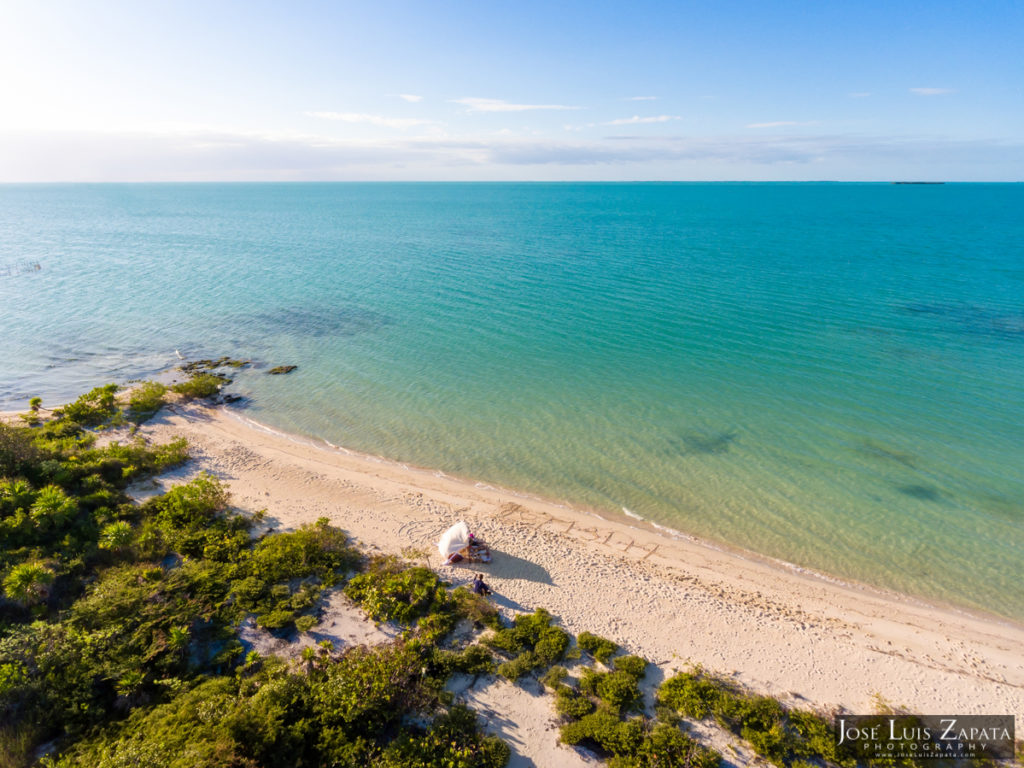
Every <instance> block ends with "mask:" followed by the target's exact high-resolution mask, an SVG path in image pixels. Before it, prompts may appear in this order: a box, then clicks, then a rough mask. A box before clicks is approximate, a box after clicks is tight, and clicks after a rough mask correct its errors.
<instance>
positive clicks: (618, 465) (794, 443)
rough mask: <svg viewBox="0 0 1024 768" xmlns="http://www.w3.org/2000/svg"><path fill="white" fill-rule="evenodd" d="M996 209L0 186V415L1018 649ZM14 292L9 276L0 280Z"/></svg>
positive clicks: (560, 187)
mask: <svg viewBox="0 0 1024 768" xmlns="http://www.w3.org/2000/svg"><path fill="white" fill-rule="evenodd" d="M1021 210H1024V186H1021V185H995V184H993V185H988V184H976V185H959V184H947V185H943V186H922V187H917V186H893V185H888V184H301V185H290V184H252V185H232V184H223V185H221V184H201V185H68V186H59V185H58V186H47V185H37V186H0V331H2V333H0V360H2V361H3V365H2V369H0V406H4V407H19V406H24V404H25V403H26V401H27V399H28V398H29V397H31V396H33V395H36V394H41V395H43V397H44V399H45V400H48V401H50V402H57V401H60V400H62V399H65V398H67V397H70V396H73V395H75V394H77V393H79V392H80V391H82V390H83V389H85V388H88V387H90V386H93V385H96V384H99V383H103V382H105V381H108V380H111V379H116V380H120V381H124V380H126V379H128V378H133V377H136V376H142V375H148V374H150V373H152V372H153V371H156V370H159V369H160V368H162V367H165V366H167V365H171V364H173V363H174V362H176V360H177V358H176V357H175V355H174V350H175V349H178V350H180V352H181V353H182V354H183V355H185V356H187V357H190V358H197V357H207V356H220V355H224V354H227V355H232V356H244V357H251V358H253V359H254V360H258V361H262V362H264V363H267V364H268V365H277V364H288V363H294V364H298V365H299V369H298V370H297V371H295V372H294V373H292V374H289V375H288V376H279V377H278V376H266V375H264V373H263V372H262V371H258V370H254V371H250V372H246V373H243V374H242V375H241V376H239V378H238V380H237V382H236V385H235V388H236V389H237V390H238V391H240V392H243V393H245V394H248V395H250V396H251V397H252V405H251V407H250V409H249V413H248V415H249V416H251V417H252V418H255V419H258V420H260V421H263V422H266V423H268V424H271V425H274V426H276V427H280V428H284V429H288V430H293V431H297V432H301V433H304V434H309V435H314V436H318V437H322V438H324V439H327V440H329V441H331V442H332V443H335V444H341V445H345V446H349V447H352V448H355V449H358V450H362V451H366V452H370V453H375V454H380V455H386V456H389V457H392V458H395V459H399V460H403V461H410V462H415V463H417V464H420V465H423V466H429V467H437V468H440V469H443V470H444V471H446V472H450V473H456V474H462V475H465V476H469V477H474V478H480V479H483V480H486V481H490V482H495V483H501V484H504V485H507V486H511V487H515V488H521V489H523V490H526V491H529V492H534V493H541V494H544V495H548V496H553V497H556V498H562V499H567V500H570V501H572V502H576V503H580V504H586V505H590V506H593V507H597V508H601V509H610V510H616V511H619V510H621V509H622V508H623V507H625V508H628V510H630V511H631V512H632V513H634V514H637V515H640V516H642V517H644V518H647V519H649V520H652V521H655V522H657V523H660V524H662V525H668V526H671V527H674V528H677V529H680V530H683V531H686V532H688V533H692V534H696V535H700V536H704V537H708V538H710V539H714V540H721V541H726V542H729V543H731V544H734V545H737V546H741V547H745V548H749V549H753V550H755V551H758V552H761V553H763V554H767V555H770V556H773V557H778V558H782V559H784V560H788V561H791V562H795V563H798V564H800V565H804V566H808V567H812V568H816V569H820V570H823V571H826V572H829V573H834V574H836V575H839V576H844V577H849V578H856V579H860V580H863V581H867V582H870V583H873V584H878V585H881V586H886V587H890V588H895V589H898V590H902V591H906V592H910V593H913V594H917V595H921V596H924V597H929V598H935V599H941V600H947V601H951V602H953V603H956V604H960V605H965V606H974V607H980V608H985V609H988V610H991V611H994V612H997V613H1001V614H1003V615H1007V616H1012V617H1015V618H1018V619H1020V618H1024V592H1022V591H1021V590H1020V589H1019V582H1020V579H1021V577H1022V576H1024V469H1022V468H1024V439H1022V435H1024V429H1022V427H1024V248H1022V246H1021V243H1024V217H1021V216H1020V211H1021ZM27 261H37V262H38V263H39V264H40V266H41V269H40V270H38V271H34V270H33V271H19V270H17V269H12V270H7V271H9V272H11V274H5V269H4V267H5V266H8V265H17V264H19V263H23V262H27Z"/></svg>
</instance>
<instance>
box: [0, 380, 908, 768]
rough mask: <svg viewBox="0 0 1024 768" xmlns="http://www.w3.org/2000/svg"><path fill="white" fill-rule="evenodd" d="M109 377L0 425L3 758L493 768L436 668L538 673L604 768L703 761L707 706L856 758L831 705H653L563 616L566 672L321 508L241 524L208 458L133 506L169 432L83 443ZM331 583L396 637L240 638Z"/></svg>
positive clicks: (788, 763) (290, 614)
mask: <svg viewBox="0 0 1024 768" xmlns="http://www.w3.org/2000/svg"><path fill="white" fill-rule="evenodd" d="M202 362H209V363H211V364H212V365H213V366H214V367H216V366H219V365H233V364H234V363H239V364H244V363H241V362H240V361H227V362H225V361H223V360H222V361H202ZM194 372H198V375H196V376H195V377H194V378H192V379H191V380H190V381H189V382H187V384H191V385H194V386H195V389H196V390H197V391H198V390H201V389H202V387H203V386H205V385H203V384H202V383H201V382H202V380H203V377H205V376H210V378H211V379H213V380H214V381H215V382H220V381H221V380H220V379H219V378H217V377H216V376H213V375H211V374H209V373H208V372H207V370H204V369H203V368H202V367H200V368H196V369H195V371H194ZM196 382H200V383H199V384H196ZM217 386H218V387H219V383H218V384H217ZM190 391H191V390H190ZM116 393H117V387H116V386H114V385H108V386H105V387H98V388H96V389H94V390H92V391H91V392H89V393H87V394H85V395H83V396H82V397H80V398H78V399H77V400H76V401H75V402H73V403H71V404H70V405H67V406H65V407H64V408H61V409H58V410H55V411H53V415H52V417H51V418H48V419H43V417H42V416H41V415H39V410H40V409H39V408H38V407H35V408H33V410H32V413H31V414H30V416H33V417H34V418H30V419H27V420H23V422H22V423H20V424H17V425H12V424H3V423H0V768H27V766H29V765H33V764H39V765H42V766H48V767H49V768H78V767H79V766H80V767H82V768H85V766H90V767H91V766H100V767H101V768H115V767H118V768H119V767H121V766H139V765H166V766H171V767H172V768H176V767H177V766H181V768H185V766H209V767H211V768H212V767H213V766H218V767H221V766H223V767H224V768H227V767H228V766H237V767H238V768H256V767H259V766H276V765H287V766H296V767H300V766H319V765H333V766H364V765H376V766H385V768H413V767H416V768H420V767H424V768H425V767H426V766H435V765H436V766H453V767H455V768H499V766H503V765H504V764H505V763H506V761H507V760H508V757H509V754H510V753H509V748H508V746H507V745H505V744H504V743H502V742H501V741H500V740H499V739H497V738H494V737H485V736H483V735H482V734H481V732H480V730H479V728H478V724H477V721H476V716H475V715H474V714H473V713H472V712H471V711H469V710H467V709H465V708H464V707H460V706H456V705H453V704H452V697H451V695H450V694H448V693H447V692H446V691H445V684H446V682H447V681H448V679H449V677H450V676H451V675H452V674H453V673H456V672H460V673H466V674H471V675H483V674H493V673H495V672H497V673H498V674H500V675H502V676H504V677H506V678H508V679H510V680H517V679H519V678H520V677H522V676H524V675H527V674H541V673H543V676H542V677H541V682H542V683H543V685H544V686H545V687H546V688H548V689H549V690H551V691H552V692H553V693H554V707H555V710H556V712H557V713H558V715H559V717H560V737H561V740H562V741H563V742H565V743H567V744H583V745H586V746H587V747H589V748H591V749H594V750H596V751H597V752H598V753H599V754H600V755H602V756H604V757H605V758H607V760H608V766H609V768H684V767H685V768H713V767H714V766H718V765H719V762H720V756H719V755H718V754H717V753H715V752H713V751H711V750H709V749H707V748H705V747H703V746H702V745H700V744H699V743H697V742H696V741H695V740H694V739H693V738H691V737H690V736H689V735H687V734H686V733H685V732H684V731H683V730H681V728H680V723H681V720H682V718H684V717H685V718H690V719H693V720H703V719H705V718H714V719H715V721H716V722H717V723H719V724H720V725H721V726H722V727H724V728H725V729H727V730H728V731H730V732H731V733H733V734H735V735H736V736H737V737H739V738H741V739H743V740H744V741H745V742H747V743H748V744H749V745H750V746H751V748H752V749H753V750H754V751H755V752H756V753H757V754H758V755H760V756H761V757H763V758H764V759H765V760H767V761H770V762H772V763H774V764H775V765H778V766H780V767H782V768H808V767H809V766H819V767H821V766H839V767H840V768H854V766H855V765H856V764H857V762H856V760H855V759H854V757H853V756H852V755H851V754H850V753H848V752H845V751H844V750H843V749H841V748H839V747H838V746H837V745H836V743H835V738H834V736H833V727H832V723H831V722H830V721H829V720H828V719H826V718H823V717H821V716H819V715H818V714H816V713H813V712H809V711H802V710H795V709H787V708H785V707H783V706H782V705H781V704H780V703H779V702H778V701H777V700H775V699H772V698H768V697H763V696H756V695H752V694H750V693H749V692H746V691H744V690H742V689H740V688H739V687H737V686H736V685H734V684H732V683H730V682H728V681H726V680H723V679H720V678H717V677H715V676H712V675H709V674H707V673H705V672H704V671H703V670H701V669H699V668H698V669H694V670H692V671H690V672H685V673H680V674H676V675H674V676H673V677H671V678H669V679H668V680H666V681H665V682H664V683H663V684H662V685H661V686H660V688H659V689H658V690H657V692H656V701H657V703H656V706H655V712H656V716H655V717H653V718H651V717H649V716H648V715H647V713H645V712H644V711H643V706H642V697H641V691H640V684H641V681H642V680H643V678H644V676H645V674H646V672H647V666H648V662H647V661H646V660H645V659H643V658H641V657H639V656H632V655H622V654H620V655H616V654H617V653H619V648H618V646H617V645H616V644H615V643H613V642H612V641H610V640H607V639H605V638H602V637H599V636H597V635H593V634H591V633H588V632H582V633H580V635H579V637H578V638H577V646H578V648H579V649H582V650H584V651H585V652H586V653H588V654H589V655H590V656H591V657H593V659H594V660H595V661H596V662H600V665H596V664H594V665H593V666H586V665H577V666H576V667H574V671H573V673H572V674H570V671H569V670H568V669H566V667H564V666H561V665H560V664H559V662H561V661H562V660H563V659H566V658H573V656H572V652H573V651H576V650H577V649H575V648H574V649H572V650H570V648H569V646H570V642H571V636H570V635H569V634H568V633H567V632H565V631H564V630H563V629H561V628H559V627H557V626H553V617H552V616H551V614H550V613H548V612H547V611H545V610H544V609H543V608H538V609H537V610H536V611H535V612H534V613H532V614H524V615H519V616H517V617H516V618H515V621H514V622H513V624H512V625H511V626H505V625H504V624H503V623H502V621H501V619H500V616H499V614H498V613H497V611H496V610H495V608H494V607H493V605H491V603H490V602H489V601H488V600H486V599H485V598H483V597H481V596H479V595H475V594H473V593H471V592H469V591H467V590H466V589H463V588H458V589H454V590H452V589H450V588H449V585H448V584H446V583H444V582H442V581H441V580H440V578H439V577H438V576H437V574H435V573H434V572H433V571H431V570H429V569H428V568H426V567H422V566H418V565H410V564H408V563H405V562H402V561H400V560H399V559H397V558H395V557H382V556H376V557H371V558H365V557H364V556H363V555H362V554H361V553H359V552H358V551H357V550H356V549H355V548H353V547H352V545H351V544H350V542H349V541H348V539H347V537H346V536H345V534H344V533H343V532H342V531H341V530H339V529H337V528H335V527H333V526H331V525H330V524H329V521H328V520H327V519H326V518H322V519H320V520H318V521H317V522H316V523H313V524H310V525H305V526H302V527H301V528H299V529H298V530H294V531H290V532H286V533H275V534H268V535H266V536H263V537H255V536H254V534H253V524H252V519H250V518H248V517H246V516H244V515H241V514H239V513H238V512H237V511H235V510H234V509H232V507H231V500H230V498H229V495H228V492H227V489H226V488H225V486H224V485H223V484H222V483H221V482H220V481H219V480H217V479H216V478H214V477H212V476H210V475H206V474H200V475H198V476H197V477H195V478H193V479H192V480H191V481H190V482H187V483H184V484H181V485H178V486H176V487H174V488H172V489H171V490H169V491H167V492H166V493H163V494H161V495H158V496H155V497H153V498H151V499H149V500H148V501H146V502H145V503H143V504H136V503H134V502H132V500H131V499H130V498H129V497H128V496H127V494H126V488H127V486H128V485H129V484H130V483H132V482H135V481H137V480H140V479H143V478H147V477H152V476H154V475H158V474H159V473H161V472H163V471H164V470H166V469H167V468H169V467H173V466H175V465H178V464H181V463H182V462H184V461H185V460H186V459H187V446H186V444H185V442H184V441H183V440H177V441H173V442H171V443H168V444H166V445H155V446H154V445H147V444H146V443H145V442H143V441H142V440H140V439H134V440H130V441H128V442H124V443H122V442H120V441H118V440H114V441H112V442H110V443H109V444H108V445H106V446H105V447H103V448H97V447H96V445H97V441H96V436H95V430H99V429H107V428H110V427H111V426H125V425H126V421H125V418H124V413H123V412H122V410H121V406H120V405H119V404H118V401H117V398H116ZM165 394H166V389H164V388H162V387H161V386H160V385H147V384H143V385H142V386H141V387H139V388H138V389H136V390H135V391H134V392H133V393H132V395H131V396H130V398H129V402H128V404H127V414H128V418H129V419H131V420H132V421H135V422H139V421H141V420H143V419H144V418H147V417H148V416H147V414H148V415H149V416H151V415H152V414H153V413H155V412H156V411H157V410H158V409H159V407H160V404H161V403H162V401H163V398H164V396H165ZM37 405H38V404H37ZM332 588H343V589H344V592H345V594H346V595H347V596H348V597H349V598H351V599H352V600H353V601H355V602H356V603H357V604H358V605H359V606H360V607H361V608H362V609H363V610H364V611H365V612H366V613H367V614H368V615H369V616H370V617H372V618H373V619H374V620H376V621H379V622H392V623H394V624H397V625H398V626H400V627H401V628H402V630H403V632H402V635H401V637H400V638H399V639H397V640H395V641H393V642H390V643H388V644H385V645H381V646H378V647H375V648H367V647H355V648H350V649H347V650H345V651H344V652H340V653H339V652H335V650H334V648H333V646H332V645H331V643H330V642H327V641H321V642H320V643H319V644H317V645H315V646H311V647H306V648H305V649H304V650H303V651H302V653H301V654H300V655H299V657H298V658H296V659H293V660H290V661H289V660H285V659H280V658H277V657H273V656H270V657H262V656H261V655H260V654H259V653H257V652H256V651H252V650H250V651H249V652H248V653H246V648H245V646H244V645H243V644H242V642H241V640H240V638H239V636H238V627H239V625H240V624H241V622H242V621H243V620H247V619H249V618H250V617H251V618H254V619H255V622H256V623H257V624H258V625H259V626H260V627H262V628H263V629H265V630H267V631H270V632H273V633H276V634H278V635H282V636H283V635H289V636H294V634H295V633H297V632H310V631H312V630H313V629H314V628H315V627H316V626H317V622H318V611H319V605H320V604H321V599H322V597H323V595H324V592H325V591H326V590H329V589H332ZM457 626H461V627H462V629H461V630H460V631H459V632H457V633H453V630H454V629H455V628H456V627H457ZM467 627H471V628H472V630H473V631H471V632H470V631H466V628H467ZM484 629H487V630H490V631H489V632H488V633H485V634H484V635H483V639H482V641H481V642H480V643H476V642H474V641H473V637H475V635H476V633H479V632H480V631H482V630H484ZM578 657H579V654H578V653H577V654H576V656H575V658H578ZM570 666H571V664H570ZM545 670H546V671H545ZM48 743H50V744H52V747H53V752H52V754H50V755H49V756H46V757H44V758H42V760H41V761H36V759H35V757H34V753H35V751H36V750H37V749H38V748H39V747H40V745H43V744H48ZM889 764H892V765H896V764H898V763H897V762H893V761H890V762H880V763H879V765H889ZM907 764H908V765H913V763H912V762H911V763H907Z"/></svg>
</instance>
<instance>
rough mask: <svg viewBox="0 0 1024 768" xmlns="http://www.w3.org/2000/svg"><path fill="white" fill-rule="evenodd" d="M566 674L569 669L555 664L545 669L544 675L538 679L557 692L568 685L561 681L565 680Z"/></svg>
mask: <svg viewBox="0 0 1024 768" xmlns="http://www.w3.org/2000/svg"><path fill="white" fill-rule="evenodd" d="M568 675H569V670H567V669H566V668H565V667H563V666H561V665H555V666H553V667H552V668H551V669H549V670H548V671H547V673H546V674H545V675H544V677H542V678H541V679H540V681H541V683H542V684H543V685H544V687H545V688H547V689H549V690H551V691H555V692H557V691H559V690H561V689H562V688H567V687H568V686H566V684H565V683H563V682H562V681H563V680H565V678H566V677H568Z"/></svg>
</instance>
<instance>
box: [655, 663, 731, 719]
mask: <svg viewBox="0 0 1024 768" xmlns="http://www.w3.org/2000/svg"><path fill="white" fill-rule="evenodd" d="M718 695H719V688H718V686H716V685H715V683H714V682H712V681H711V680H709V679H708V678H706V677H704V676H703V675H701V674H700V673H699V672H697V673H693V674H691V673H688V672H681V673H679V674H678V675H675V676H673V677H670V678H669V679H668V680H666V681H665V682H664V683H662V684H661V687H660V688H659V689H658V699H659V701H662V702H664V703H665V704H667V705H668V706H670V707H672V708H673V709H675V710H677V711H679V712H681V713H682V714H684V715H686V716H687V717H692V718H694V719H696V720H703V719H704V718H705V717H707V716H708V715H709V714H711V710H712V708H713V707H714V706H715V704H716V702H717V701H718Z"/></svg>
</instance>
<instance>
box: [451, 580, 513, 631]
mask: <svg viewBox="0 0 1024 768" xmlns="http://www.w3.org/2000/svg"><path fill="white" fill-rule="evenodd" d="M451 598H452V601H453V603H454V608H455V612H456V614H458V615H459V616H462V617H463V618H466V619H469V620H470V621H472V622H473V624H474V625H476V626H484V627H490V628H491V629H494V630H498V629H501V628H502V624H501V614H499V613H498V609H497V608H495V607H494V605H492V604H491V602H490V601H489V600H488V599H487V598H485V597H484V596H483V595H478V594H475V593H473V592H470V591H469V590H468V589H466V588H465V587H456V588H455V589H453V590H452V591H451Z"/></svg>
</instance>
